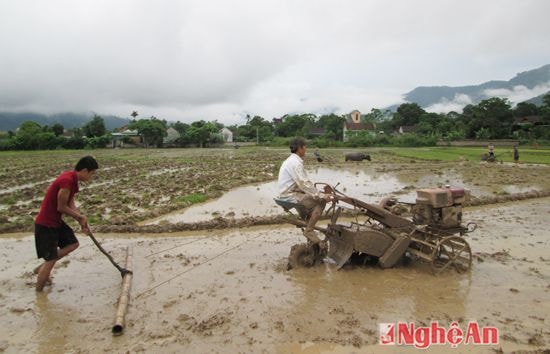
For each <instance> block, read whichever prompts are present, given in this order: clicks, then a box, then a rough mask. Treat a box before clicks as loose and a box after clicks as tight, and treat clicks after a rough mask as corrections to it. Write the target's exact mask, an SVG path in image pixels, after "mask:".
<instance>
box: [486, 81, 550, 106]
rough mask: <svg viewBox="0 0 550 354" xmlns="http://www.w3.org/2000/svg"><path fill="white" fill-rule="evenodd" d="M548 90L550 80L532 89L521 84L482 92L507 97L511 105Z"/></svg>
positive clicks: (488, 95)
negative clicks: (511, 87)
mask: <svg viewBox="0 0 550 354" xmlns="http://www.w3.org/2000/svg"><path fill="white" fill-rule="evenodd" d="M549 91H550V82H547V83H545V84H542V85H537V86H535V87H533V88H532V89H530V88H528V87H525V86H523V85H518V86H514V88H513V89H511V90H509V89H487V90H485V91H483V94H484V95H486V96H487V97H500V98H507V99H508V100H510V102H511V103H512V104H513V105H516V104H518V103H520V102H524V101H527V100H528V99H530V98H533V97H537V96H540V95H542V94H545V93H547V92H549Z"/></svg>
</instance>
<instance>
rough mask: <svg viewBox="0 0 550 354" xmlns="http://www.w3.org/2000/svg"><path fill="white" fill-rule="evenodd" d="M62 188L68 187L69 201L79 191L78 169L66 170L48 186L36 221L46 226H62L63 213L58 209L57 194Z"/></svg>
mask: <svg viewBox="0 0 550 354" xmlns="http://www.w3.org/2000/svg"><path fill="white" fill-rule="evenodd" d="M60 189H68V190H69V191H70V194H69V202H70V201H71V200H73V198H74V195H75V194H76V193H78V177H77V175H76V171H75V170H73V171H65V172H63V173H61V174H60V175H59V177H57V178H56V179H55V181H53V182H52V184H51V185H50V186H49V187H48V191H47V192H46V196H45V197H44V200H43V201H42V205H40V212H39V213H38V215H37V216H36V219H35V220H34V222H35V223H37V224H39V225H42V226H46V227H60V226H61V221H62V220H61V213H60V212H59V211H57V194H58V193H59V190H60Z"/></svg>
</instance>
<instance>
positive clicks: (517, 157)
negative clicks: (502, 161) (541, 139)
mask: <svg viewBox="0 0 550 354" xmlns="http://www.w3.org/2000/svg"><path fill="white" fill-rule="evenodd" d="M514 162H515V163H519V151H518V144H516V145H514Z"/></svg>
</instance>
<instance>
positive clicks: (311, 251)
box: [288, 242, 323, 270]
mask: <svg viewBox="0 0 550 354" xmlns="http://www.w3.org/2000/svg"><path fill="white" fill-rule="evenodd" d="M322 257H323V252H322V251H321V248H320V247H319V245H317V244H313V243H311V242H308V243H300V244H298V245H294V246H292V248H291V249H290V254H289V255H288V269H289V270H290V269H293V268H309V267H313V266H314V265H315V264H316V263H317V262H319V261H320V260H322Z"/></svg>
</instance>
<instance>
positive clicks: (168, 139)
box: [162, 127, 180, 146]
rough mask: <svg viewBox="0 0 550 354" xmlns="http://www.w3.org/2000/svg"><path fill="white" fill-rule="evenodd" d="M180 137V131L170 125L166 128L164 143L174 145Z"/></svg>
mask: <svg viewBox="0 0 550 354" xmlns="http://www.w3.org/2000/svg"><path fill="white" fill-rule="evenodd" d="M179 137H180V133H179V132H178V131H177V130H176V129H174V128H172V127H170V128H168V129H166V136H165V137H164V138H163V139H162V143H163V144H164V145H166V146H169V145H173V144H174V143H175V142H176V140H178V138H179Z"/></svg>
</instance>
